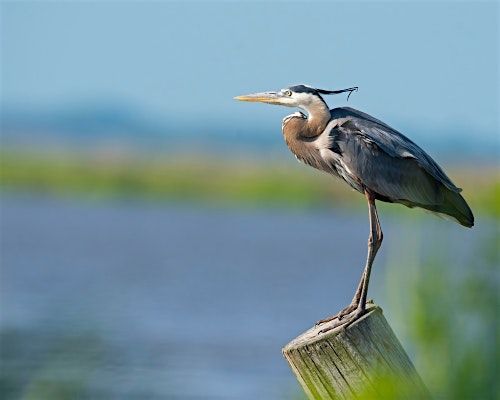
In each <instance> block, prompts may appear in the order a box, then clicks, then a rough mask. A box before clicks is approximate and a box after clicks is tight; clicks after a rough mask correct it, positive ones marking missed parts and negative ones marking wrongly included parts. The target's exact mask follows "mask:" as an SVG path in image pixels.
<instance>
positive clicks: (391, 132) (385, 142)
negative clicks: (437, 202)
mask: <svg viewBox="0 0 500 400" xmlns="http://www.w3.org/2000/svg"><path fill="white" fill-rule="evenodd" d="M331 116H332V119H334V120H338V121H339V124H338V125H340V126H343V127H344V129H345V130H346V131H352V132H353V133H355V134H357V135H360V136H362V137H364V138H365V140H366V141H367V142H369V141H371V142H373V143H375V144H376V145H377V146H378V147H379V148H380V149H381V150H383V151H384V152H385V153H386V154H387V155H389V156H391V157H394V158H399V159H414V160H415V161H416V162H417V163H418V165H419V166H420V167H422V168H423V169H424V170H425V171H426V172H427V173H428V174H429V175H431V176H432V177H434V178H435V179H437V180H438V181H439V182H441V183H442V184H443V185H444V186H446V187H447V188H448V189H450V190H452V191H454V192H459V191H460V190H461V189H459V188H457V187H456V186H455V185H454V184H453V182H452V181H451V180H450V178H448V176H446V174H445V173H444V171H443V170H442V169H441V167H439V165H438V164H437V163H436V162H435V161H434V160H433V159H432V158H431V157H430V156H429V155H428V154H427V153H426V152H425V151H424V150H422V149H421V148H420V147H418V146H417V145H416V144H415V143H413V142H412V141H411V140H410V139H408V138H407V137H406V136H404V135H403V134H401V133H400V132H398V131H396V130H395V129H393V128H391V127H390V126H389V125H387V124H385V123H383V122H382V121H379V120H378V119H376V118H374V117H372V116H370V115H368V114H365V113H363V112H361V111H358V110H355V109H353V108H350V107H340V108H335V109H333V110H331Z"/></svg>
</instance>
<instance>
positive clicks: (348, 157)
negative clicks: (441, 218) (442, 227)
mask: <svg viewBox="0 0 500 400" xmlns="http://www.w3.org/2000/svg"><path fill="white" fill-rule="evenodd" d="M336 143H337V145H338V147H339V150H340V152H341V154H342V163H343V164H344V165H345V167H347V169H348V171H349V172H350V174H351V175H352V177H353V178H354V177H356V179H358V180H359V181H360V183H361V184H362V185H363V186H365V187H367V188H368V189H370V190H372V191H373V192H375V193H377V194H379V195H381V196H383V197H385V198H387V199H390V200H392V201H398V202H403V203H406V202H408V205H410V202H413V203H417V204H420V205H429V204H440V203H442V202H443V201H444V197H443V196H444V195H443V193H442V191H441V190H440V187H441V185H440V184H439V182H437V181H436V180H434V179H433V178H432V177H431V176H430V175H429V174H427V173H426V171H425V170H423V169H422V168H420V167H419V165H418V163H417V161H416V160H415V159H413V158H398V157H396V158H394V157H392V156H390V155H389V154H387V153H386V152H385V151H383V150H381V149H380V148H379V146H378V145H377V144H375V143H373V142H372V141H370V140H366V139H365V138H364V137H363V136H361V135H353V134H351V133H349V132H346V131H345V129H344V128H342V127H340V128H339V129H338V131H337V140H336Z"/></svg>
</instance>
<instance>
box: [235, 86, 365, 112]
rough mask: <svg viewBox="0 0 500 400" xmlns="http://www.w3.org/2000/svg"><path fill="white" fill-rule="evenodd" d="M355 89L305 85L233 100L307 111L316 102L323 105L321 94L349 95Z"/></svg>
mask: <svg viewBox="0 0 500 400" xmlns="http://www.w3.org/2000/svg"><path fill="white" fill-rule="evenodd" d="M357 89H358V88H357V87H352V88H349V89H342V90H324V89H315V88H312V87H310V86H306V85H296V86H290V87H287V88H285V89H281V90H280V91H278V92H261V93H253V94H247V95H243V96H237V97H235V99H236V100H240V101H252V102H259V103H269V104H277V105H280V106H287V107H299V108H302V109H305V110H307V109H309V108H310V107H311V106H313V105H314V104H317V103H318V102H321V103H325V101H324V100H323V97H321V95H322V94H323V95H327V94H339V93H345V92H349V94H351V92H353V91H355V90H357Z"/></svg>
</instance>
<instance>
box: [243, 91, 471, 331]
mask: <svg viewBox="0 0 500 400" xmlns="http://www.w3.org/2000/svg"><path fill="white" fill-rule="evenodd" d="M354 90H357V87H353V88H349V89H343V90H323V89H315V88H312V87H310V86H306V85H297V86H291V87H288V88H285V89H282V90H280V91H278V92H262V93H255V94H249V95H244V96H238V97H235V99H237V100H241V101H252V102H261V103H269V104H277V105H282V106H287V107H298V108H299V109H301V110H302V111H305V112H306V113H307V115H306V114H304V113H302V112H296V113H293V114H291V115H288V116H286V117H285V118H284V119H283V123H282V131H283V136H284V138H285V142H286V144H287V145H288V147H289V149H290V150H291V151H292V153H293V154H294V155H295V157H297V159H298V160H299V161H301V162H303V163H305V164H307V165H310V166H311V167H313V168H316V169H318V170H321V171H325V172H327V173H329V174H332V175H334V176H336V177H338V178H341V179H343V180H344V181H345V182H346V183H347V184H348V185H349V186H351V187H352V188H354V189H355V190H357V191H358V192H360V193H362V194H364V195H365V197H366V200H367V201H368V212H369V219H370V235H369V238H368V256H367V259H366V265H365V268H364V271H363V274H362V276H361V280H360V282H359V285H358V288H357V290H356V293H355V295H354V297H353V299H352V302H351V304H350V305H349V306H347V307H346V308H344V309H343V310H342V311H340V312H339V313H338V314H336V315H334V316H332V317H329V318H327V319H324V320H322V321H319V322H318V323H323V322H327V321H331V320H333V319H337V320H338V321H339V322H338V323H336V324H334V326H338V325H342V324H348V323H350V322H352V321H354V320H356V319H357V318H358V317H359V316H361V315H362V314H363V313H364V312H365V310H366V296H367V293H368V284H369V282H370V272H371V268H372V263H373V260H374V258H375V255H376V254H377V251H378V250H379V248H380V245H381V244H382V238H383V234H382V229H381V227H380V222H379V218H378V215H377V209H376V207H375V200H380V201H384V202H389V203H400V204H404V205H405V206H407V207H410V208H412V207H420V208H424V209H427V210H430V211H432V212H434V213H438V214H444V215H447V216H450V217H452V218H454V219H455V220H456V221H457V222H458V223H460V224H461V225H464V226H466V227H472V226H473V225H474V216H473V215H472V212H471V210H470V208H469V206H468V205H467V203H466V202H465V200H464V198H463V197H462V196H461V195H460V191H461V189H459V188H457V187H456V186H455V185H454V184H453V182H451V180H450V179H449V178H448V177H447V176H446V174H445V173H444V172H443V170H442V169H441V168H440V167H439V165H438V164H437V163H436V162H435V161H434V160H433V159H432V158H431V157H430V156H429V155H428V154H427V153H426V152H425V151H423V150H422V149H421V148H420V147H418V146H417V145H416V144H415V143H413V142H412V141H411V140H410V139H408V138H407V137H405V136H404V135H402V134H401V133H399V132H398V131H396V130H395V129H393V128H391V127H390V126H388V125H387V124H385V123H383V122H382V121H379V120H378V119H376V118H374V117H372V116H370V115H368V114H365V113H363V112H361V111H358V110H355V109H353V108H350V107H339V108H334V109H333V110H330V109H329V107H328V105H327V104H326V102H325V100H324V99H323V97H322V95H330V94H338V93H344V92H349V94H351V93H352V91H354ZM345 317H348V318H345ZM328 329H331V327H330V328H326V330H328Z"/></svg>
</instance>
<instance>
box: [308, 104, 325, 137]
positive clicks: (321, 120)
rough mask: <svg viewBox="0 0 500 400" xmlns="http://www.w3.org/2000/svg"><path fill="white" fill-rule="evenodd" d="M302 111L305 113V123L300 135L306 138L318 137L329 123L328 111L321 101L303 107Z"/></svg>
mask: <svg viewBox="0 0 500 400" xmlns="http://www.w3.org/2000/svg"><path fill="white" fill-rule="evenodd" d="M304 111H306V112H307V123H306V124H305V129H304V131H303V132H301V134H302V135H303V136H306V137H314V136H318V135H320V134H321V133H322V132H323V131H324V129H325V128H326V125H327V124H328V122H329V121H330V109H329V108H328V106H327V105H326V104H325V103H324V102H323V101H321V100H319V99H318V100H316V101H314V102H313V103H311V104H310V105H308V106H307V107H304Z"/></svg>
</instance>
